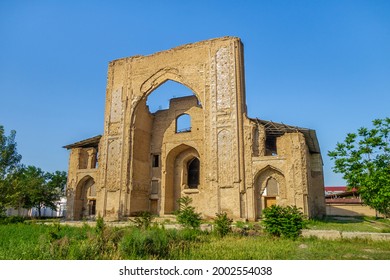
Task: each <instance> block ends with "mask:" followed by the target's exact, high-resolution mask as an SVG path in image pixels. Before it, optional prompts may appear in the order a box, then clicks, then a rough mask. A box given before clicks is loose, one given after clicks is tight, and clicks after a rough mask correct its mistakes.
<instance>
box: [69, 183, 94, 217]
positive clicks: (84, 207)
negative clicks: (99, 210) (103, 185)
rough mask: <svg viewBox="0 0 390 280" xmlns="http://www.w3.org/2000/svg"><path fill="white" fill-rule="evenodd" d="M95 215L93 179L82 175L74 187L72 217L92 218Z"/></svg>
mask: <svg viewBox="0 0 390 280" xmlns="http://www.w3.org/2000/svg"><path fill="white" fill-rule="evenodd" d="M95 215H96V186H95V180H94V179H93V178H92V177H90V176H86V177H84V178H83V179H82V180H81V181H80V182H79V184H78V185H77V189H76V199H75V203H74V217H75V218H76V219H93V218H95Z"/></svg>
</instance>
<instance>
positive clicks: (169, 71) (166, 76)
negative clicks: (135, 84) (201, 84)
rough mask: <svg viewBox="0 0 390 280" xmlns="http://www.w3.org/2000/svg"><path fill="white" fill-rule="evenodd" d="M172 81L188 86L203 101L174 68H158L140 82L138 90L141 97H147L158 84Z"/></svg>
mask: <svg viewBox="0 0 390 280" xmlns="http://www.w3.org/2000/svg"><path fill="white" fill-rule="evenodd" d="M169 80H171V81H174V82H177V83H179V84H182V85H183V86H186V87H188V88H189V89H190V90H191V91H192V92H193V93H194V95H195V96H196V97H197V98H198V100H199V101H200V102H201V103H203V98H201V96H200V95H199V93H197V92H196V91H195V89H194V87H193V86H192V85H191V83H190V82H189V81H186V80H185V78H184V77H183V76H181V75H179V70H177V69H176V68H170V67H166V68H163V69H160V70H159V71H157V72H156V73H154V74H153V75H152V76H150V77H149V78H148V79H147V80H146V81H145V82H143V83H142V85H141V88H140V91H141V94H142V98H147V97H148V95H149V94H151V93H152V92H153V91H154V90H156V89H157V88H158V87H159V86H161V85H162V84H164V83H165V82H167V81H169Z"/></svg>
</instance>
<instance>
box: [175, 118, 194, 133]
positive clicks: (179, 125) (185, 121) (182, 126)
mask: <svg viewBox="0 0 390 280" xmlns="http://www.w3.org/2000/svg"><path fill="white" fill-rule="evenodd" d="M190 131H191V116H190V115H188V114H183V115H180V116H178V117H177V118H176V133H181V132H190Z"/></svg>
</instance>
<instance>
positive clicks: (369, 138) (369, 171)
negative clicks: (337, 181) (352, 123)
mask: <svg viewBox="0 0 390 280" xmlns="http://www.w3.org/2000/svg"><path fill="white" fill-rule="evenodd" d="M372 123H373V127H372V128H371V129H368V128H365V127H362V128H360V129H358V131H357V133H348V134H347V137H346V138H345V140H344V142H343V143H337V145H336V148H335V149H334V150H333V151H329V152H328V156H329V157H330V158H331V159H332V160H334V163H335V165H334V167H333V170H334V171H335V172H336V173H341V174H343V178H344V179H345V180H346V181H347V184H348V186H349V187H355V188H356V189H357V190H358V193H359V195H360V197H361V198H362V200H363V202H364V203H365V204H366V205H368V206H370V207H372V208H373V209H375V210H377V211H378V212H380V213H382V214H384V215H385V216H386V217H389V215H390V118H385V119H376V120H374V121H373V122H372Z"/></svg>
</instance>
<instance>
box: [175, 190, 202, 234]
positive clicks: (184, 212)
mask: <svg viewBox="0 0 390 280" xmlns="http://www.w3.org/2000/svg"><path fill="white" fill-rule="evenodd" d="M178 202H179V205H180V209H179V210H178V211H175V215H176V220H177V222H178V223H179V224H181V225H182V226H184V227H185V228H193V229H197V228H199V227H200V222H201V220H202V219H201V217H200V213H196V212H195V208H194V207H193V206H191V205H190V204H191V203H192V198H190V197H188V196H183V197H181V198H180V199H179V200H178Z"/></svg>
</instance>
